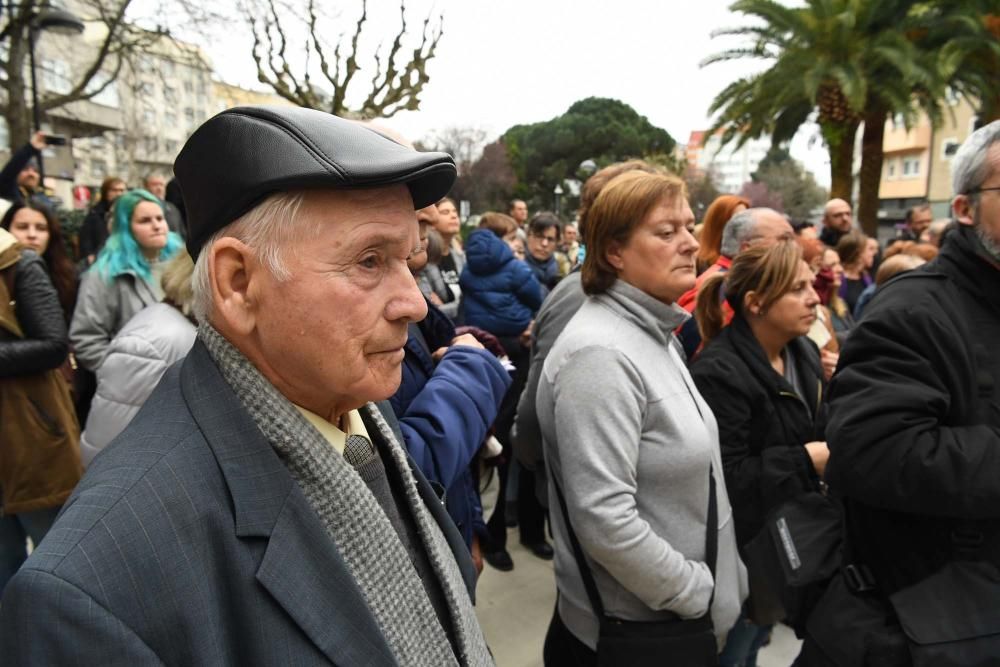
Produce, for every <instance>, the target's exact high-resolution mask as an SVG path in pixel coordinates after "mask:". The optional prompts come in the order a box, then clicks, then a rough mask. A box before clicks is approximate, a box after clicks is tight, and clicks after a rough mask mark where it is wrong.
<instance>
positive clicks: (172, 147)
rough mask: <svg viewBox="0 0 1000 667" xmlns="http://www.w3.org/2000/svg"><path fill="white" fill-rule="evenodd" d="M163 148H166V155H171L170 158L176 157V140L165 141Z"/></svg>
mask: <svg viewBox="0 0 1000 667" xmlns="http://www.w3.org/2000/svg"><path fill="white" fill-rule="evenodd" d="M164 147H165V148H166V150H167V154H168V155H171V156H174V155H177V140H176V139H167V141H166V143H165V145H164Z"/></svg>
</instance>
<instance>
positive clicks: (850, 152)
mask: <svg viewBox="0 0 1000 667" xmlns="http://www.w3.org/2000/svg"><path fill="white" fill-rule="evenodd" d="M859 124H860V123H859V122H858V121H857V120H848V121H846V122H844V123H832V122H830V123H822V124H821V125H820V130H821V131H822V133H823V139H824V140H825V141H826V146H827V148H828V149H829V151H830V198H831V199H843V200H844V201H848V202H849V201H851V190H852V189H853V187H852V186H853V184H854V175H853V173H852V168H853V166H854V136H855V135H856V134H857V133H858V125H859Z"/></svg>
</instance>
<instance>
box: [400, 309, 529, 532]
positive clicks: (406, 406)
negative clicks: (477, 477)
mask: <svg viewBox="0 0 1000 667" xmlns="http://www.w3.org/2000/svg"><path fill="white" fill-rule="evenodd" d="M409 333H410V335H409V338H408V339H407V341H406V357H405V359H404V360H403V381H402V384H400V386H399V390H397V391H396V394H395V395H394V396H393V397H392V398H391V399H389V402H390V404H391V405H392V409H393V411H394V412H395V413H396V417H397V418H398V419H399V426H400V429H401V430H402V432H403V440H404V441H405V442H406V449H407V451H408V452H409V454H410V457H411V458H412V459H413V460H414V462H415V463H416V464H417V467H418V468H420V471H421V472H423V473H424V475H425V476H426V477H427V479H428V480H429V481H430V482H431V484H432V485H435V486H439V487H440V488H443V489H444V491H445V506H446V508H447V509H448V514H449V515H450V516H451V518H452V519H453V520H454V521H455V525H456V526H458V529H459V532H461V534H462V537H463V538H464V539H465V543H466V545H469V546H471V544H472V533H473V524H474V523H475V522H476V520H477V519H479V520H482V517H481V515H482V507H481V506H480V502H479V495H478V493H476V487H475V482H474V481H473V478H472V475H471V473H470V472H469V464H470V463H471V462H472V459H473V457H474V456H475V455H476V452H477V451H478V450H479V447H480V445H482V444H483V441H484V440H485V439H486V433H487V431H488V430H489V428H490V426H491V425H492V424H493V420H494V419H495V418H496V415H497V410H499V407H500V402H501V401H502V400H503V397H504V394H505V393H506V392H507V387H509V386H510V382H511V380H510V375H509V374H508V373H507V371H505V370H504V368H503V366H502V365H501V364H500V362H499V361H497V359H496V357H494V356H493V355H492V354H490V353H489V352H487V351H486V350H482V349H478V348H473V347H468V346H465V345H458V346H454V347H451V348H449V350H448V352H447V353H445V355H444V357H442V358H441V361H440V362H438V363H437V364H436V365H435V363H434V360H433V359H432V358H431V353H432V352H433V351H434V350H436V349H438V348H439V347H446V346H448V345H450V344H451V340H452V338H454V337H455V326H454V324H452V322H451V320H449V319H448V317H447V316H446V315H445V314H444V313H442V312H441V311H440V310H439V309H438V308H436V307H435V306H433V305H431V304H430V303H428V304H427V317H426V318H425V319H424V320H423V321H422V322H420V323H419V324H416V323H414V324H411V325H410V332H409Z"/></svg>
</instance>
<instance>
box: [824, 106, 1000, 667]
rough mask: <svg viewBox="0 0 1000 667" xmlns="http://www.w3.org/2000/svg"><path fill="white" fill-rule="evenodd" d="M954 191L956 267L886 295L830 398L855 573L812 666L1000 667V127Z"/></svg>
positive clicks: (830, 471)
mask: <svg viewBox="0 0 1000 667" xmlns="http://www.w3.org/2000/svg"><path fill="white" fill-rule="evenodd" d="M952 183H953V187H954V199H953V200H952V211H953V213H954V216H955V219H956V222H957V224H956V226H955V229H954V230H952V231H950V232H949V233H948V234H947V236H946V237H945V240H944V243H943V247H942V249H941V253H940V254H939V255H938V257H937V258H936V259H935V260H934V261H932V262H930V263H929V264H925V265H924V266H922V267H920V268H918V269H915V270H913V271H909V272H906V273H904V274H902V275H900V276H899V277H897V278H895V279H894V280H892V281H890V282H888V283H886V284H885V285H884V286H883V287H882V288H881V289H880V290H879V292H878V293H877V294H876V296H875V298H874V299H873V300H872V302H871V304H870V305H869V306H868V308H867V310H866V311H865V316H864V318H863V319H862V320H860V322H859V323H858V324H857V326H856V327H855V328H854V329H853V330H852V332H851V336H850V338H848V340H847V344H846V345H845V346H844V348H843V350H842V351H841V355H840V366H839V368H838V370H837V374H836V375H835V376H834V378H833V382H832V383H831V385H830V390H829V411H830V418H829V425H828V427H827V434H828V436H829V439H828V441H829V446H830V461H829V463H828V464H827V467H826V479H827V481H828V482H829V484H830V488H831V489H834V490H836V492H837V494H838V495H839V496H840V497H842V498H843V499H844V502H845V504H846V507H847V511H846V521H847V530H846V534H847V549H846V551H845V553H846V554H847V561H846V562H845V563H844V564H843V567H842V568H841V571H842V572H843V574H841V575H839V576H838V577H837V578H835V579H834V580H833V582H832V583H831V585H830V587H829V588H828V589H827V592H826V594H825V596H824V598H823V599H822V600H821V601H820V602H819V605H818V607H817V608H816V611H815V613H814V614H813V620H812V621H811V622H810V623H809V628H808V635H809V636H808V637H807V638H806V650H807V651H808V652H810V653H811V655H812V657H813V658H814V660H811V661H807V662H806V663H805V664H810V665H813V664H817V665H827V664H829V665H845V666H846V665H862V664H875V663H876V662H877V664H880V665H911V664H914V663H916V664H927V665H992V664H996V661H997V656H1000V634H997V624H996V620H997V601H998V600H1000V574H998V568H1000V483H998V480H1000V354H998V353H997V350H998V341H1000V121H996V122H993V123H991V124H989V125H987V126H985V127H983V128H980V129H979V130H977V131H976V132H974V133H973V134H972V135H971V136H970V137H969V138H968V139H967V140H966V141H965V143H964V144H963V145H962V146H961V148H959V150H958V152H957V153H956V154H955V156H954V158H953V159H952ZM876 657H877V659H876Z"/></svg>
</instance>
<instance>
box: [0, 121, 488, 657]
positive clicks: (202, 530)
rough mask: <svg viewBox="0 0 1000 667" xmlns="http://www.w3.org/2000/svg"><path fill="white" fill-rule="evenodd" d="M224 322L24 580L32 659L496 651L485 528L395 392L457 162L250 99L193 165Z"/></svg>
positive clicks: (20, 586)
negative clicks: (438, 490)
mask: <svg viewBox="0 0 1000 667" xmlns="http://www.w3.org/2000/svg"><path fill="white" fill-rule="evenodd" d="M175 172H176V174H177V179H178V180H179V181H180V183H181V186H182V188H183V192H184V198H185V204H186V209H187V213H188V238H187V248H188V251H189V252H190V254H191V255H192V257H193V258H195V260H196V268H195V275H194V278H193V283H194V290H195V306H196V309H197V312H198V317H199V320H200V327H199V330H198V337H197V341H196V342H195V344H194V347H193V348H192V350H191V352H190V353H189V354H188V356H187V357H186V358H185V359H184V360H183V361H181V362H179V363H178V364H177V365H175V366H173V367H172V368H171V369H170V370H168V371H167V373H166V374H165V375H164V377H163V379H162V381H161V382H160V384H159V386H158V387H157V388H156V390H155V391H154V392H153V394H152V396H151V397H150V398H149V400H148V401H147V402H146V404H145V405H144V406H143V408H142V409H141V410H140V412H139V413H138V415H137V416H136V417H135V419H134V420H133V421H132V423H131V424H130V425H129V426H128V427H127V428H126V429H125V430H124V431H123V432H122V434H121V435H120V436H118V438H116V439H115V440H114V441H113V442H112V443H111V444H110V445H109V446H108V448H107V449H105V450H104V451H103V452H102V453H101V454H100V455H99V456H98V457H97V458H96V459H95V460H94V462H93V463H92V464H91V466H90V468H89V469H88V471H87V475H86V476H85V478H84V479H83V481H82V482H81V483H80V485H79V486H78V487H77V489H76V491H75V492H74V494H73V495H72V496H71V497H70V499H69V500H68V501H67V503H66V505H65V507H64V509H63V512H62V514H61V516H60V518H59V520H58V521H57V522H56V524H55V526H54V527H53V528H52V530H51V531H50V532H49V534H48V536H47V538H46V539H45V540H43V541H42V542H41V544H39V545H38V546H37V548H36V549H35V551H34V553H33V554H32V556H31V558H30V559H29V560H28V562H27V563H26V564H25V566H24V567H23V568H22V569H21V571H20V572H19V573H18V574H17V575H16V576H15V577H14V579H12V580H11V582H10V584H8V587H7V589H6V592H5V597H4V600H3V605H2V609H0V655H3V656H5V657H4V660H5V661H6V662H9V663H10V664H16V665H43V664H44V665H50V664H88V665H91V664H92V665H113V664H115V665H137V664H167V665H228V664H259V665H304V664H326V663H332V664H337V665H357V666H361V665H384V666H386V667H389V666H398V665H407V666H409V665H426V666H427V667H437V666H438V665H477V666H478V665H492V664H493V660H492V658H491V657H490V654H489V651H488V650H487V647H486V644H485V641H484V639H483V635H482V632H481V630H480V628H479V625H478V623H477V621H476V617H475V614H474V612H473V608H472V592H473V590H474V585H475V571H474V569H473V566H472V563H471V559H470V557H469V553H468V551H467V549H466V546H465V543H464V542H463V540H462V537H461V535H460V534H459V533H458V531H457V529H456V528H455V525H454V524H453V523H452V522H451V520H450V519H449V517H448V515H447V513H446V512H445V509H444V506H443V504H442V503H441V502H440V500H439V499H438V498H437V496H436V495H435V494H434V492H433V490H432V489H431V487H430V485H429V484H428V483H427V481H426V479H425V478H424V477H423V475H422V474H421V473H420V472H419V470H418V469H417V468H416V466H415V465H414V464H413V463H412V461H411V460H410V459H409V458H408V457H407V455H406V451H405V449H404V448H403V445H402V436H401V435H400V431H399V426H398V424H397V423H396V421H395V419H394V418H393V417H392V413H391V409H389V408H388V407H387V406H386V405H385V404H384V403H383V402H384V400H385V399H387V398H389V397H390V396H391V395H392V394H393V393H394V392H395V391H396V389H397V387H398V386H399V383H400V373H401V364H402V361H403V358H404V346H405V344H406V341H407V327H408V325H409V323H411V322H415V321H418V320H420V319H422V318H423V317H424V315H425V314H426V302H425V301H424V298H423V296H422V295H421V293H420V290H419V289H418V288H417V285H416V282H415V281H414V279H413V276H412V275H411V273H410V271H409V269H408V267H407V260H408V258H409V257H410V256H411V255H412V254H413V253H414V252H415V250H416V249H417V248H418V246H419V235H418V227H417V219H416V215H415V212H414V209H419V208H422V207H424V206H428V205H430V204H432V203H434V202H435V201H437V200H438V199H440V198H441V197H442V196H444V195H445V194H446V193H447V192H448V189H449V188H450V187H451V185H452V183H453V182H454V180H455V175H456V171H455V165H454V162H453V160H452V159H451V157H450V156H448V155H445V154H443V153H418V152H416V151H413V150H411V149H409V148H405V147H403V146H400V145H399V144H397V143H396V142H394V141H392V140H391V139H388V138H386V137H384V136H382V135H380V134H378V133H376V132H374V131H372V130H371V129H369V128H366V127H363V126H361V125H359V124H356V123H352V122H350V121H345V120H342V119H339V118H336V117H335V116H332V115H330V114H326V113H322V112H319V111H313V110H307V109H297V108H290V107H242V108H235V109H230V110H228V111H224V112H222V113H221V114H219V115H217V116H215V117H214V118H212V119H210V120H208V121H207V122H206V123H205V124H204V125H202V126H201V127H200V128H198V130H196V131H195V133H194V134H193V135H192V136H191V138H190V139H189V140H188V142H187V144H186V145H185V146H184V148H183V150H182V151H181V153H180V155H179V156H178V157H177V162H176V164H175Z"/></svg>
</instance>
